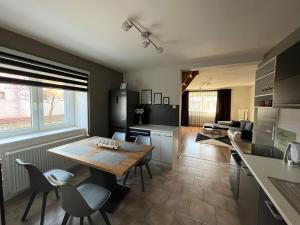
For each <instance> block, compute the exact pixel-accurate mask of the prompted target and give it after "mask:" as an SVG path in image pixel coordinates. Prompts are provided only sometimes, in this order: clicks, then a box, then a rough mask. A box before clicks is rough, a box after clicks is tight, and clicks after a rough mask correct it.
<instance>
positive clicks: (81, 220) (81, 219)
mask: <svg viewBox="0 0 300 225" xmlns="http://www.w3.org/2000/svg"><path fill="white" fill-rule="evenodd" d="M83 219H84V217H80V225H83Z"/></svg>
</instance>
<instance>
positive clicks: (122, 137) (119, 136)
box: [112, 132, 126, 141]
mask: <svg viewBox="0 0 300 225" xmlns="http://www.w3.org/2000/svg"><path fill="white" fill-rule="evenodd" d="M112 139H113V140H118V141H126V133H124V132H115V133H114V134H113V136H112Z"/></svg>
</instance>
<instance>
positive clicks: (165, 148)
mask: <svg viewBox="0 0 300 225" xmlns="http://www.w3.org/2000/svg"><path fill="white" fill-rule="evenodd" d="M160 142H161V143H160V151H161V154H160V155H161V161H162V162H165V163H172V159H173V136H172V135H171V134H168V133H161V139H160Z"/></svg>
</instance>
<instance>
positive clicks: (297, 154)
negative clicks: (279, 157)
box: [283, 142, 300, 167]
mask: <svg viewBox="0 0 300 225" xmlns="http://www.w3.org/2000/svg"><path fill="white" fill-rule="evenodd" d="M283 162H284V163H285V164H287V165H288V166H294V167H300V143H298V142H291V143H289V144H288V146H287V149H286V151H285V153H284V158H283Z"/></svg>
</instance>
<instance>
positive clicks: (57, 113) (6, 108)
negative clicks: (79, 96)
mask: <svg viewBox="0 0 300 225" xmlns="http://www.w3.org/2000/svg"><path fill="white" fill-rule="evenodd" d="M0 109H1V110H0V137H1V138H4V137H10V136H16V135H21V134H28V133H33V132H38V131H44V130H51V129H58V128H63V127H71V126H74V91H68V90H61V89H53V88H40V87H30V86H24V85H15V84H4V83H0Z"/></svg>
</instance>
